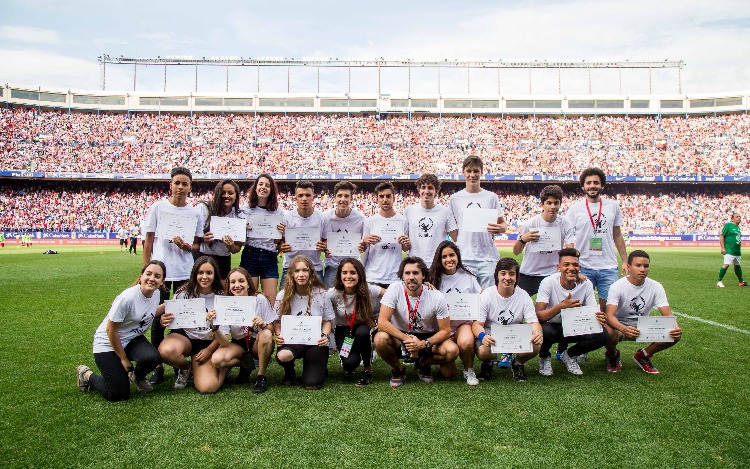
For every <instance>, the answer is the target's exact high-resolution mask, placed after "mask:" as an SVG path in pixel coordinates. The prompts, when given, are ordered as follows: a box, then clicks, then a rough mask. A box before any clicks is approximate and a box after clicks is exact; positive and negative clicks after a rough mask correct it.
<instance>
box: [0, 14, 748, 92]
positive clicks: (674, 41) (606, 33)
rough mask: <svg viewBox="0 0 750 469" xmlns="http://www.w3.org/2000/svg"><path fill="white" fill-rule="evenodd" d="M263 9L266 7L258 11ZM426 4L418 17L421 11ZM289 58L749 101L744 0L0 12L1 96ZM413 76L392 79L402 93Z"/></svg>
mask: <svg viewBox="0 0 750 469" xmlns="http://www.w3.org/2000/svg"><path fill="white" fill-rule="evenodd" d="M253 4H255V5H253ZM417 4H419V6H417ZM103 53H106V54H109V55H110V56H119V55H124V56H129V57H156V56H162V57H164V56H167V55H191V56H193V57H203V56H205V57H210V56H242V57H264V56H281V57H289V58H292V57H293V58H302V57H308V56H315V57H336V58H340V59H344V58H366V59H373V58H375V57H384V58H389V59H390V58H394V59H396V58H413V59H434V58H447V59H483V60H486V59H493V60H496V59H502V60H504V61H512V60H514V59H515V60H540V61H541V60H550V61H556V60H587V61H595V60H626V59H627V60H631V61H638V60H655V61H663V60H665V59H669V60H684V61H685V62H686V66H685V68H684V69H683V70H682V92H683V94H688V95H691V94H692V95H696V94H700V93H709V94H710V93H728V92H737V91H745V92H747V91H748V90H750V2H748V1H747V0H721V1H695V0H680V1H673V0H663V1H659V0H630V1H616V2H614V1H613V2H608V1H583V0H578V1H551V0H550V1H527V2H518V1H505V0H503V1H499V0H498V1H495V2H492V1H469V0H464V1H463V2H448V1H443V0H435V1H432V2H406V1H403V0H402V1H390V0H384V1H378V2H333V1H327V0H319V1H316V2H310V1H306V2H301V1H300V2H292V1H284V0H277V1H275V2H246V1H240V0H234V1H229V0H214V1H211V2H205V1H202V2H194V1H187V0H186V1H173V0H163V1H159V0H156V1H153V0H152V1H149V2H145V1H141V0H129V1H123V0H108V1H96V0H76V1H71V0H0V83H9V84H11V85H16V86H34V87H36V86H41V87H42V88H47V89H53V88H61V89H74V90H96V89H99V88H100V68H99V64H98V62H97V57H98V56H99V55H101V54H103ZM225 73H226V72H225V70H224V69H223V68H201V69H199V74H198V91H199V92H206V93H209V92H223V91H224V90H225V87H226V75H225ZM229 73H230V80H229V91H230V92H234V93H244V92H247V93H252V92H255V91H256V87H257V83H258V77H257V74H256V72H255V70H254V69H252V68H245V69H231V70H230V72H229ZM290 76H291V79H290V84H289V88H290V91H291V92H293V93H294V92H299V93H309V92H315V91H316V87H317V84H316V83H317V80H316V71H315V70H314V69H292V70H291V72H290ZM320 78H321V84H320V88H321V90H320V91H321V92H323V93H345V92H347V90H348V85H347V71H346V69H343V70H331V69H323V70H321V77H320ZM499 81H500V91H501V93H502V94H504V95H522V94H528V93H529V73H528V72H527V71H510V70H505V71H502V72H501V75H500V80H499ZM560 81H561V83H560V85H561V88H562V92H563V94H566V95H583V94H587V93H588V74H587V72H586V71H563V72H562V74H561V80H560ZM260 82H261V92H286V90H287V72H286V69H285V68H284V69H278V70H262V71H261V77H260ZM440 83H441V92H442V93H443V94H451V93H454V94H458V93H462V94H466V93H467V88H468V86H467V75H466V71H465V70H443V71H442V72H441V80H440ZM163 86H164V76H163V68H162V67H139V69H138V73H137V82H136V88H137V90H138V91H161V90H162V89H163ZM557 86H558V82H557V72H544V71H534V72H532V74H531V88H532V92H533V93H534V94H554V93H557ZM620 86H621V85H620V80H619V76H618V74H617V72H616V71H594V72H592V92H593V93H594V94H612V93H618V92H619V90H620ZM651 86H652V91H653V92H654V93H675V94H676V93H677V92H678V87H677V71H676V70H670V71H656V70H655V71H654V72H653V74H652V85H651ZM408 88H409V84H408V79H407V71H406V70H405V69H404V70H388V71H384V72H383V74H382V91H383V92H405V91H407V89H408ZM132 89H133V71H132V67H126V66H114V65H112V66H108V67H107V90H108V91H132ZM648 89H649V78H648V72H647V71H626V72H623V74H622V92H623V93H624V94H645V93H648ZM194 90H195V69H194V68H180V69H178V68H170V69H169V70H168V72H167V91H169V92H175V93H186V92H191V91H194ZM351 91H352V93H353V94H357V93H370V94H374V93H376V91H377V75H376V72H375V71H374V70H372V69H369V70H354V71H352V84H351ZM437 91H438V88H437V72H436V71H435V70H434V69H422V70H412V74H411V92H412V95H415V94H419V93H436V92H437ZM497 91H498V76H497V73H496V72H495V71H489V72H480V71H475V72H472V75H471V93H472V94H474V95H481V94H496V93H497Z"/></svg>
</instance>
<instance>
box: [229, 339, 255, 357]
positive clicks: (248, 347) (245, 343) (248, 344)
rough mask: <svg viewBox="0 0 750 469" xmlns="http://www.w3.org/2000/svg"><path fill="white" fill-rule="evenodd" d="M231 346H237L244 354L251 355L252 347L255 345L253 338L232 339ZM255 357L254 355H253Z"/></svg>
mask: <svg viewBox="0 0 750 469" xmlns="http://www.w3.org/2000/svg"><path fill="white" fill-rule="evenodd" d="M232 343H233V344H237V345H239V346H240V347H242V350H244V352H245V353H250V354H252V353H253V345H255V337H250V338H249V339H248V340H245V339H232ZM253 356H255V355H253Z"/></svg>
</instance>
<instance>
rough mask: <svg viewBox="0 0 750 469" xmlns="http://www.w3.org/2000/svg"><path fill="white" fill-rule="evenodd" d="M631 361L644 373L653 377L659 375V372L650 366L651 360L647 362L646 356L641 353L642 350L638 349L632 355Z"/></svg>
mask: <svg viewBox="0 0 750 469" xmlns="http://www.w3.org/2000/svg"><path fill="white" fill-rule="evenodd" d="M633 360H635V362H636V363H637V364H638V366H640V367H641V369H642V370H643V371H645V372H646V373H651V374H654V375H655V374H658V373H659V370H657V369H656V368H654V365H652V364H651V360H649V359H648V357H647V356H646V354H645V353H644V352H643V349H638V351H637V352H635V355H633Z"/></svg>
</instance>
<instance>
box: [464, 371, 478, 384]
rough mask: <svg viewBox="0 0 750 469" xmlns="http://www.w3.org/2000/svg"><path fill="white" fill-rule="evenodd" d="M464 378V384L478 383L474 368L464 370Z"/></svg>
mask: <svg viewBox="0 0 750 469" xmlns="http://www.w3.org/2000/svg"><path fill="white" fill-rule="evenodd" d="M464 378H465V379H466V384H468V385H469V386H476V385H477V384H479V380H478V379H477V374H476V373H475V372H474V368H469V369H467V370H464Z"/></svg>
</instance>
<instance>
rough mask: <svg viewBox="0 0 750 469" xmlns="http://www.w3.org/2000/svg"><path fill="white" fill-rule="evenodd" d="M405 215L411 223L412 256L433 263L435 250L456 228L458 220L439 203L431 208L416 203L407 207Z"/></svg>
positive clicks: (410, 251) (428, 264)
mask: <svg viewBox="0 0 750 469" xmlns="http://www.w3.org/2000/svg"><path fill="white" fill-rule="evenodd" d="M404 216H405V217H406V220H407V222H408V224H409V241H410V242H411V249H410V250H409V255H410V256H416V257H421V258H422V260H423V261H424V262H425V264H427V267H430V265H432V258H433V257H434V256H435V250H436V249H437V247H438V244H440V243H441V242H442V241H445V239H446V236H447V235H448V233H450V232H451V231H453V230H455V229H456V220H455V219H454V218H453V214H452V213H451V212H450V210H448V208H447V207H445V206H443V205H440V204H437V205H435V206H434V207H433V208H431V209H426V208H424V207H422V205H421V204H414V205H410V206H408V207H406V210H405V211H404Z"/></svg>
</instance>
